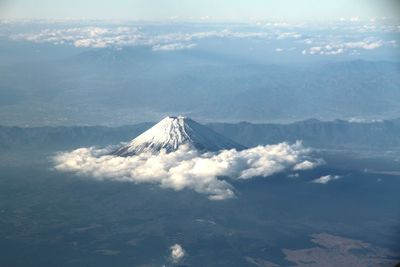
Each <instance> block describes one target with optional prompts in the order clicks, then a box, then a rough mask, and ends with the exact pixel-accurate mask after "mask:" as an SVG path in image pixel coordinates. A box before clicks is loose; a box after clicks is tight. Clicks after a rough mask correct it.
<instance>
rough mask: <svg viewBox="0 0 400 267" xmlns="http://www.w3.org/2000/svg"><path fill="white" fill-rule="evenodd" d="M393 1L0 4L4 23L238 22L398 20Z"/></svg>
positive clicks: (21, 0)
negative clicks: (18, 20)
mask: <svg viewBox="0 0 400 267" xmlns="http://www.w3.org/2000/svg"><path fill="white" fill-rule="evenodd" d="M399 2H400V1H398V0H323V1H322V0H279V1H269V0H201V1H200V0H112V1H111V0H68V1H64V0H0V17H1V18H4V19H10V18H12V19H15V18H35V19H38V18H39V19H40V18H44V19H69V18H70V19H130V20H165V19H169V18H172V17H174V18H181V19H190V18H193V19H199V18H207V19H211V20H222V21H224V20H228V21H231V20H233V21H242V20H248V19H249V18H256V19H260V18H264V19H265V18H266V19H271V20H294V21H295V20H302V21H304V20H327V19H338V18H341V17H345V18H349V17H356V16H358V17H360V19H370V18H372V17H389V18H397V17H398V13H399V11H398V10H400V9H399V7H400V5H399Z"/></svg>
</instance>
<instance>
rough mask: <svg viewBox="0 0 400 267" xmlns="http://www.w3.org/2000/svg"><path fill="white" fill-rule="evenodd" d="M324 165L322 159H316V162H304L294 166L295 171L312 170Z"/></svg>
mask: <svg viewBox="0 0 400 267" xmlns="http://www.w3.org/2000/svg"><path fill="white" fill-rule="evenodd" d="M322 164H325V161H324V160H322V159H316V160H314V161H310V160H305V161H303V162H300V163H297V164H296V165H294V167H293V170H295V171H304V170H311V169H314V168H315V167H317V166H319V165H322Z"/></svg>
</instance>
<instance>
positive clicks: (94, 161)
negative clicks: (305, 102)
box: [54, 142, 322, 200]
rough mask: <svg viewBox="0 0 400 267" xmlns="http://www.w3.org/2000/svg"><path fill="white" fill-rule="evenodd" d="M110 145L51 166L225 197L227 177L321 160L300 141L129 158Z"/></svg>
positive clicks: (64, 156) (60, 158)
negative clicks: (120, 154) (237, 148)
mask: <svg viewBox="0 0 400 267" xmlns="http://www.w3.org/2000/svg"><path fill="white" fill-rule="evenodd" d="M114 149H115V147H109V148H104V149H96V148H93V147H91V148H80V149H76V150H73V151H70V152H63V153H59V154H58V155H56V156H55V157H54V162H55V169H57V170H59V171H69V172H75V173H77V174H79V175H84V176H88V177H93V178H94V179H99V180H106V179H107V180H113V181H130V182H135V183H155V184H158V185H160V186H161V187H163V188H171V189H174V190H176V191H179V190H182V189H184V188H190V189H192V190H194V191H196V192H198V193H201V194H206V195H208V197H209V199H212V200H224V199H229V198H233V197H234V196H235V193H234V188H233V186H232V184H231V183H230V182H229V180H246V179H250V178H253V177H257V176H258V177H260V176H261V177H268V176H271V175H273V174H276V173H279V172H283V171H289V170H296V171H299V170H304V169H309V168H314V167H315V166H317V165H319V164H321V162H322V161H321V160H319V159H312V158H311V150H310V149H308V148H305V147H304V146H303V145H302V144H301V142H296V143H295V144H292V145H290V144H288V143H280V144H275V145H267V146H257V147H253V148H249V149H246V150H242V151H236V150H234V149H232V150H222V151H220V152H217V153H211V152H208V153H203V154H202V153H199V152H198V151H196V150H193V149H191V148H189V147H188V146H181V147H180V148H179V149H178V150H177V151H174V152H171V153H166V152H165V151H161V152H160V153H159V154H150V153H148V154H146V153H142V154H139V155H135V156H131V157H119V156H115V155H110V154H109V153H110V152H111V151H113V150H114ZM222 177H225V179H223V178H222Z"/></svg>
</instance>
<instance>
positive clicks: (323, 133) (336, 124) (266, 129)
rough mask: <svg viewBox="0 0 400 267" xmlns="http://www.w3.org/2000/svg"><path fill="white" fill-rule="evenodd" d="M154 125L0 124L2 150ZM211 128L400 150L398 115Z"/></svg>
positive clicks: (251, 137) (247, 138) (119, 134)
mask: <svg viewBox="0 0 400 267" xmlns="http://www.w3.org/2000/svg"><path fill="white" fill-rule="evenodd" d="M154 125H155V124H154V123H152V122H149V123H140V124H135V125H130V126H121V127H104V126H73V127H65V126H63V127H33V128H24V127H9V126H0V150H1V151H13V150H18V151H21V150H24V151H29V150H47V151H52V150H60V149H71V148H77V147H81V146H105V145H110V144H118V143H119V142H129V140H132V139H133V138H135V137H137V136H139V135H140V134H141V133H143V132H144V131H146V130H148V129H150V128H151V127H152V126H154ZM205 126H207V127H208V128H210V129H211V130H213V131H214V132H216V133H218V134H220V135H223V136H226V137H227V138H229V139H231V140H233V141H234V142H237V143H239V144H242V145H244V146H247V147H252V146H255V145H258V144H273V143H278V142H283V141H287V142H294V141H296V140H303V143H304V144H305V145H307V146H311V147H315V148H326V149H374V150H396V149H400V119H393V120H385V121H374V122H349V121H344V120H334V121H320V120H316V119H310V120H305V121H299V122H295V123H290V124H272V123H269V124H254V123H248V122H241V123H209V124H205Z"/></svg>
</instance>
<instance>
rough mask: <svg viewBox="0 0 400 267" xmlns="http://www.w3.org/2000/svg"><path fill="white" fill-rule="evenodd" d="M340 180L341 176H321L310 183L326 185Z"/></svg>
mask: <svg viewBox="0 0 400 267" xmlns="http://www.w3.org/2000/svg"><path fill="white" fill-rule="evenodd" d="M340 178H343V176H339V175H325V176H321V177H319V178H318V179H315V180H314V181H312V182H313V183H317V184H327V183H329V182H331V181H334V180H338V179H340Z"/></svg>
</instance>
